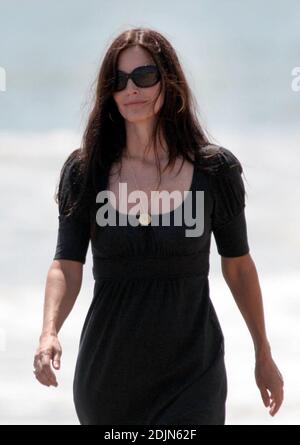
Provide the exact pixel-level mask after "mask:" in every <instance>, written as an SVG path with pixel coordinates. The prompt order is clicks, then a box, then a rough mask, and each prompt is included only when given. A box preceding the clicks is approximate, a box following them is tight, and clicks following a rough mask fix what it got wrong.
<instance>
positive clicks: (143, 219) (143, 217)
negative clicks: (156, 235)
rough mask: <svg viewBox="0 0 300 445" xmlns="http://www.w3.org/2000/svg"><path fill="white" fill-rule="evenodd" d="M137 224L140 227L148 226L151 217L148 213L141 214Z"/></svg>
mask: <svg viewBox="0 0 300 445" xmlns="http://www.w3.org/2000/svg"><path fill="white" fill-rule="evenodd" d="M139 222H140V224H141V225H142V226H148V225H149V224H150V222H151V216H150V215H149V214H148V213H141V215H140V216H139Z"/></svg>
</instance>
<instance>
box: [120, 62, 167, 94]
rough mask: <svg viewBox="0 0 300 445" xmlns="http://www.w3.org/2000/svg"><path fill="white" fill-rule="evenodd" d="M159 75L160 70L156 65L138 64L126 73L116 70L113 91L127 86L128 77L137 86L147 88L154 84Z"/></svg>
mask: <svg viewBox="0 0 300 445" xmlns="http://www.w3.org/2000/svg"><path fill="white" fill-rule="evenodd" d="M160 77H161V76H160V72H159V69H158V68H157V66H156V65H142V66H138V67H137V68H135V69H134V70H133V71H132V72H131V73H128V74H127V73H125V72H124V71H121V70H118V71H117V76H116V78H115V83H114V91H121V90H124V89H125V88H126V86H127V82H128V79H132V80H133V82H134V83H135V84H136V86H137V87H140V88H149V87H152V86H154V85H156V84H157V83H158V82H159V80H160Z"/></svg>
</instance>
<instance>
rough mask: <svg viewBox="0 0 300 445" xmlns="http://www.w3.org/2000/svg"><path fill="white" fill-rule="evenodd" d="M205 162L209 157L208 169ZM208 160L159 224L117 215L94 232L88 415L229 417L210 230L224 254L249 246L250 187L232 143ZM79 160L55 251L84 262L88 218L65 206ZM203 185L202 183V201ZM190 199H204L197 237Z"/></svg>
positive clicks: (81, 363)
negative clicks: (212, 288)
mask: <svg viewBox="0 0 300 445" xmlns="http://www.w3.org/2000/svg"><path fill="white" fill-rule="evenodd" d="M205 163H206V166H207V165H208V164H209V163H211V165H210V167H212V168H211V169H210V171H209V172H208V171H207V170H206V168H205V165H204V164H205ZM205 163H204V164H203V165H202V164H201V163H200V162H198V163H197V164H196V165H195V168H194V175H193V180H192V185H191V188H190V191H189V193H188V195H187V196H186V197H185V200H184V202H183V203H182V204H181V205H180V206H179V207H177V208H176V209H175V210H173V211H171V212H170V213H169V216H170V223H171V224H170V226H168V225H166V223H164V225H163V224H162V221H163V220H162V215H160V217H159V225H151V224H150V225H149V226H141V225H138V226H136V227H133V226H131V225H127V226H126V225H123V226H122V225H120V224H119V221H120V220H119V218H117V225H116V226H109V225H107V226H106V227H100V226H97V230H96V233H95V235H94V237H93V239H92V240H91V250H92V255H93V275H94V278H95V283H94V295H93V300H92V302H91V305H90V308H89V310H88V313H87V315H86V318H85V322H84V325H83V328H82V332H81V336H80V343H79V352H78V358H77V363H76V369H75V375H74V382H73V394H74V403H75V408H76V412H77V415H78V418H79V421H80V423H81V424H86V425H91V424H98V425H100V424H103V425H104V424H106V425H130V424H132V425H134V424H135V425H175V424H177V425H184V424H186V425H187V424H191V425H211V424H213V425H217V424H221V425H222V424H224V423H225V402H226V396H227V379H226V369H225V365H224V337H223V333H222V330H221V327H220V324H219V321H218V318H217V315H216V313H215V310H214V307H213V305H212V302H211V300H210V293H209V281H208V274H209V253H210V242H211V233H213V235H214V238H215V241H216V245H217V249H218V253H219V254H220V255H222V256H225V257H236V256H241V255H245V254H247V253H248V252H249V247H248V240H247V229H246V221H245V214H244V207H245V189H244V183H243V180H242V177H241V171H242V170H241V168H240V163H239V161H238V159H237V158H236V157H235V156H234V155H233V153H232V152H231V151H230V150H228V149H226V148H224V147H218V149H217V156H215V157H213V160H210V158H207V159H206V161H205ZM73 167H74V161H72V162H70V163H69V164H68V165H67V168H66V169H65V173H64V175H63V176H62V179H61V182H60V191H61V193H60V199H59V230H58V239H57V246H56V252H55V256H54V259H70V260H75V261H80V262H82V263H83V264H84V263H85V260H86V253H87V250H88V246H89V241H90V225H89V219H88V218H87V217H86V214H85V215H83V216H82V217H81V218H78V216H77V217H76V218H74V217H73V218H70V217H67V216H65V214H64V209H65V206H66V204H67V202H68V197H69V196H70V193H72V192H73V193H74V190H75V189H74V187H75V183H76V180H75V182H74V168H73ZM75 179H76V178H75ZM103 179H104V180H103V183H102V187H103V189H105V184H107V182H106V181H107V178H103ZM196 191H203V192H204V194H203V193H202V196H204V202H203V201H202V204H201V201H200V198H199V196H198V197H197V200H196ZM189 198H191V199H192V211H193V216H194V217H195V216H196V213H195V212H196V208H197V206H200V208H201V212H200V213H201V214H202V216H203V218H204V219H203V222H204V226H203V230H202V233H201V235H198V236H185V230H186V229H191V227H190V226H186V225H185V223H183V224H182V225H181V226H180V225H175V224H174V221H175V220H174V217H175V214H176V213H177V212H180V213H181V214H183V213H182V209H184V207H185V204H186V203H187V202H188V201H187V200H188V199H189ZM106 204H107V202H106ZM101 205H104V204H103V203H102V204H101ZM101 205H100V206H99V208H100V207H101ZM109 205H110V204H109ZM201 206H202V207H201ZM117 216H118V217H119V216H120V214H119V212H117ZM193 227H196V226H193Z"/></svg>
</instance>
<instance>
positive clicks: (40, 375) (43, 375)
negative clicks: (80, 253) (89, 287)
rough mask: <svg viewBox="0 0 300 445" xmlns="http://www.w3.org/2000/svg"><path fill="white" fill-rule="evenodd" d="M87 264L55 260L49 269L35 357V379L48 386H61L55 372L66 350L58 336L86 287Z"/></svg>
mask: <svg viewBox="0 0 300 445" xmlns="http://www.w3.org/2000/svg"><path fill="white" fill-rule="evenodd" d="M82 271H83V264H82V263H81V262H79V261H71V260H62V259H60V260H54V261H53V262H52V264H51V266H50V268H49V271H48V274H47V279H46V288H45V299H44V313H43V324H42V330H41V335H40V338H39V345H38V348H37V350H36V353H35V356H34V367H35V371H34V373H35V376H36V378H37V380H39V382H40V383H42V384H44V385H46V386H50V385H53V386H57V381H56V377H55V374H54V372H53V370H52V368H51V366H50V365H51V361H52V366H53V368H54V369H56V370H57V369H59V367H60V357H61V355H62V348H61V345H60V342H59V340H58V332H59V330H60V328H61V327H62V325H63V323H64V321H65V320H66V318H67V317H68V315H69V313H70V312H71V310H72V308H73V306H74V303H75V301H76V298H77V296H78V294H79V292H80V288H81V283H82Z"/></svg>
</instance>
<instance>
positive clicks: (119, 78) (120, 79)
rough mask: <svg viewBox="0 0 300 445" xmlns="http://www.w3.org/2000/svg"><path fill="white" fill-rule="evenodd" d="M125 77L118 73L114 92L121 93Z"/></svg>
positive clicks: (124, 84)
mask: <svg viewBox="0 0 300 445" xmlns="http://www.w3.org/2000/svg"><path fill="white" fill-rule="evenodd" d="M126 82H127V80H126V76H124V74H122V73H119V74H118V75H117V78H116V82H115V91H121V90H123V89H124V88H125V87H126Z"/></svg>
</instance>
